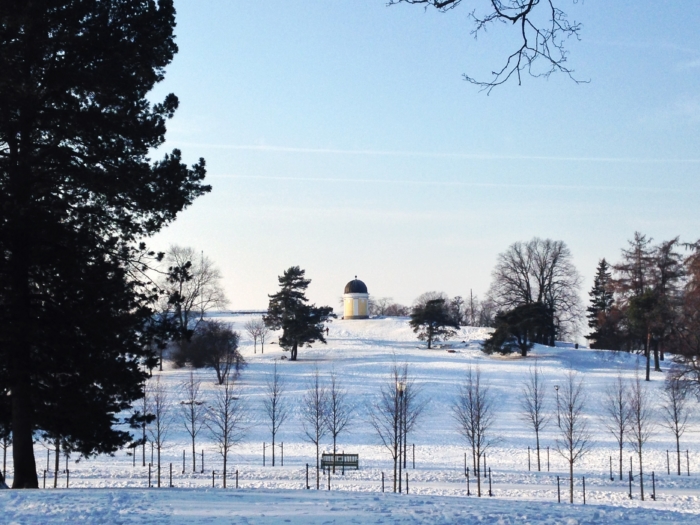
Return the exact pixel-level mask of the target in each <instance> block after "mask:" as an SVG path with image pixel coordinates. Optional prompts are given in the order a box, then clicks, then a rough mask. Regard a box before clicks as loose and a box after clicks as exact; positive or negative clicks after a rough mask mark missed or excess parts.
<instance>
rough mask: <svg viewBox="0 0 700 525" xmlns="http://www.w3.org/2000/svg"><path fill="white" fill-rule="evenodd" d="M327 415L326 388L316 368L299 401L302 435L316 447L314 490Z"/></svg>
mask: <svg viewBox="0 0 700 525" xmlns="http://www.w3.org/2000/svg"><path fill="white" fill-rule="evenodd" d="M327 417H328V390H327V389H326V387H325V386H324V385H323V384H321V376H320V374H319V371H318V368H316V369H315V370H314V372H313V374H312V376H311V379H310V380H309V382H308V384H307V388H306V392H305V393H304V397H303V398H302V401H301V426H302V428H303V430H304V437H305V439H306V440H307V441H309V442H311V443H312V444H313V445H314V446H315V447H316V490H318V489H319V484H320V477H319V476H320V466H319V446H320V443H321V440H322V439H323V437H324V436H325V435H326V432H327V431H328V429H327V427H326V419H327ZM334 453H335V451H334Z"/></svg>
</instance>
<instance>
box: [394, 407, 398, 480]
mask: <svg viewBox="0 0 700 525" xmlns="http://www.w3.org/2000/svg"><path fill="white" fill-rule="evenodd" d="M398 413H399V406H398V401H397V400H396V398H394V454H393V455H394V492H396V466H397V465H396V462H397V460H398V459H399V455H398V446H399V434H398V428H397V425H398V417H397V415H398Z"/></svg>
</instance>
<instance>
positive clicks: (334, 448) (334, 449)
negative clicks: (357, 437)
mask: <svg viewBox="0 0 700 525" xmlns="http://www.w3.org/2000/svg"><path fill="white" fill-rule="evenodd" d="M335 440H336V436H333V474H335V453H336V452H335V451H336V450H337V448H336V446H335Z"/></svg>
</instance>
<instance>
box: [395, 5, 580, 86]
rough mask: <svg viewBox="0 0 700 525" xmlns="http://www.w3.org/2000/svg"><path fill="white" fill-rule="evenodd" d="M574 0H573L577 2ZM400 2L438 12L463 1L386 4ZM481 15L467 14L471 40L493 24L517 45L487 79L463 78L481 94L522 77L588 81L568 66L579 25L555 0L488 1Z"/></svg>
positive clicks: (474, 12) (449, 8)
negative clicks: (506, 27)
mask: <svg viewBox="0 0 700 525" xmlns="http://www.w3.org/2000/svg"><path fill="white" fill-rule="evenodd" d="M576 2H577V0H573V3H576ZM400 3H406V4H422V5H424V6H425V8H426V9H427V8H428V7H429V6H432V7H434V8H435V9H437V10H439V11H441V12H447V11H450V10H452V9H454V8H456V7H457V6H458V5H459V4H461V3H462V0H389V1H388V5H390V6H391V5H395V4H400ZM484 3H485V4H487V5H488V8H487V9H486V11H485V12H484V13H483V14H477V11H476V9H473V10H472V11H471V13H470V15H469V16H470V18H471V19H472V20H473V21H474V29H473V30H472V31H471V34H472V36H474V39H477V37H478V36H479V35H480V34H481V33H484V32H486V31H487V29H488V28H489V27H490V26H491V25H492V24H494V23H502V24H506V25H509V26H511V27H513V28H514V31H516V32H517V35H518V41H519V45H517V46H516V48H515V50H514V51H513V52H512V53H510V54H509V55H508V57H507V58H506V60H505V63H504V64H503V66H502V67H501V68H500V69H495V70H493V71H492V72H491V76H492V78H491V79H490V80H477V79H476V78H474V77H472V76H470V75H468V74H465V75H464V79H465V80H466V81H467V82H469V83H471V84H474V85H476V86H479V88H481V90H482V91H486V92H487V93H490V92H491V90H492V89H493V88H495V87H496V86H500V85H501V84H505V83H506V82H508V80H510V79H511V78H516V79H517V82H518V85H520V84H522V74H523V72H526V73H527V74H528V75H530V76H532V77H543V78H549V76H550V75H551V74H552V73H564V74H565V75H567V76H568V77H569V78H570V79H571V80H573V81H574V82H576V83H577V84H580V83H585V82H588V81H587V80H580V79H577V78H575V77H574V70H573V69H571V68H570V67H569V66H568V65H567V59H568V55H569V52H568V50H567V48H566V42H567V41H568V40H569V39H570V38H575V39H576V40H580V33H581V28H582V26H581V24H580V23H579V22H575V21H574V22H571V21H569V19H568V17H567V14H566V13H565V12H564V11H562V10H561V9H560V8H559V7H557V6H556V5H555V4H559V2H556V1H555V0H489V1H488V2H484Z"/></svg>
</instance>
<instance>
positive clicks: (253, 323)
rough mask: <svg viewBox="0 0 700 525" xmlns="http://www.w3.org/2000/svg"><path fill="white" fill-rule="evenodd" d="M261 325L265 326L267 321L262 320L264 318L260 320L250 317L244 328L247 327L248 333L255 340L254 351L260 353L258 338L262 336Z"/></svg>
mask: <svg viewBox="0 0 700 525" xmlns="http://www.w3.org/2000/svg"><path fill="white" fill-rule="evenodd" d="M260 325H263V326H265V323H263V322H262V320H260V321H258V320H257V319H248V320H247V321H246V322H245V324H244V325H243V328H245V331H246V332H247V333H248V335H249V336H250V338H251V339H252V340H253V353H254V354H257V353H258V339H259V338H260Z"/></svg>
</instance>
